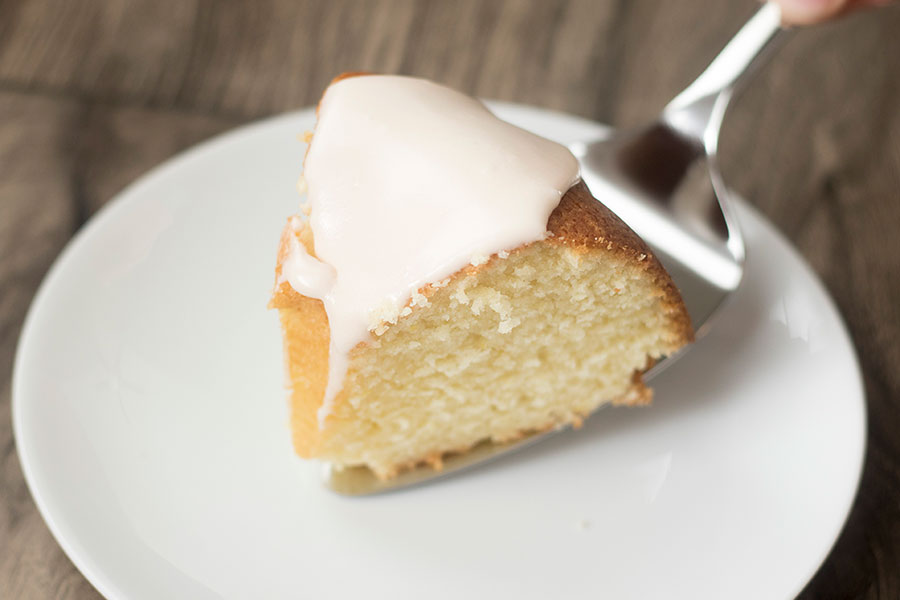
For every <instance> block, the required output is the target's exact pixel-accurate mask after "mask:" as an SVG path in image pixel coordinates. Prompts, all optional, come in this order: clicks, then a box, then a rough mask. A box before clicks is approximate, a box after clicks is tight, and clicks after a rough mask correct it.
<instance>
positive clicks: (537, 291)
mask: <svg viewBox="0 0 900 600" xmlns="http://www.w3.org/2000/svg"><path fill="white" fill-rule="evenodd" d="M642 267H643V265H642V263H640V262H637V263H636V262H635V261H634V259H633V258H632V259H630V260H628V259H626V258H624V257H620V256H618V255H616V254H615V253H614V252H604V251H602V250H596V249H593V250H586V249H584V248H572V247H569V246H566V245H564V244H562V243H559V242H557V241H555V240H553V239H552V238H551V239H548V240H546V241H541V242H536V243H533V244H530V245H528V246H525V247H523V248H520V249H518V250H516V251H514V252H511V253H510V254H509V255H508V256H507V257H506V258H500V257H499V256H494V257H492V258H491V260H490V261H489V262H488V263H486V264H484V265H481V266H480V267H477V268H470V269H466V270H464V271H461V272H459V273H458V274H457V275H455V276H454V277H452V278H451V279H450V280H449V282H446V284H445V285H444V286H441V287H432V288H430V289H428V290H426V291H425V296H426V297H427V300H425V298H424V297H420V298H419V303H418V306H415V307H413V310H412V311H411V312H409V314H407V315H406V316H404V317H402V318H400V319H399V321H398V322H397V323H396V324H393V325H391V326H389V327H387V328H386V331H384V332H383V333H382V335H380V336H374V335H373V340H372V341H370V342H368V343H365V344H361V345H359V346H357V347H356V348H355V349H354V350H353V351H352V353H351V362H350V368H349V371H348V373H347V377H346V380H345V382H344V388H343V390H342V392H341V393H340V394H339V395H338V397H337V398H336V401H335V403H334V406H333V408H332V410H331V413H330V414H329V416H328V417H327V419H326V420H325V422H324V433H325V434H324V435H314V436H313V437H315V438H316V439H317V442H316V444H315V446H316V447H311V445H310V439H311V438H310V435H311V434H312V432H311V431H310V428H311V426H312V423H311V422H310V417H309V410H308V407H306V406H304V404H303V399H302V397H301V396H302V394H301V393H298V392H299V390H298V391H295V394H294V428H293V429H294V435H295V446H296V447H297V450H298V452H299V453H300V454H301V455H305V456H316V457H317V458H320V459H323V460H326V461H329V462H331V463H333V464H335V465H338V466H341V465H345V466H356V465H367V466H369V467H370V468H371V469H372V470H373V471H374V472H375V473H376V474H377V475H379V476H380V477H390V476H392V475H393V474H395V473H396V472H397V471H398V470H399V469H403V468H406V467H410V466H413V465H415V464H416V463H418V462H422V460H423V458H422V457H427V458H426V461H427V462H431V463H432V464H434V465H435V466H437V465H439V462H440V458H441V456H442V455H443V454H444V453H445V452H447V451H463V450H466V449H468V448H470V447H472V446H473V445H475V444H477V443H478V442H481V441H483V440H493V441H506V440H510V439H514V438H516V437H518V436H520V435H522V434H524V433H528V432H531V431H536V430H545V429H549V428H552V427H558V426H563V425H566V424H571V423H575V424H578V423H580V421H581V419H583V418H584V417H585V416H587V415H588V414H589V413H591V412H592V411H593V410H595V409H596V408H598V407H599V406H600V405H602V404H605V403H608V402H613V401H615V402H620V403H626V404H639V403H644V402H649V400H650V390H649V389H648V388H646V387H644V386H643V383H642V382H641V380H640V377H639V373H640V372H641V371H643V370H644V369H645V368H646V367H647V366H648V364H647V363H648V356H649V357H651V358H658V357H660V356H661V355H664V354H667V353H670V352H671V351H672V350H674V349H676V348H677V347H679V346H680V345H681V343H682V341H681V340H680V338H679V335H678V332H677V331H676V328H675V327H673V326H672V324H671V323H667V322H666V321H667V319H670V318H671V317H670V316H669V314H670V312H671V311H668V312H667V311H666V310H664V309H663V307H661V306H660V303H663V302H665V298H664V295H663V293H662V292H661V291H660V288H659V285H658V282H657V281H656V280H655V279H654V278H653V277H648V273H647V271H646V269H644V268H642ZM425 302H427V304H425ZM423 304H424V305H423ZM281 318H282V324H283V326H284V329H285V331H286V332H288V333H289V335H288V340H291V339H292V338H293V339H294V340H295V342H296V343H302V341H300V339H299V338H300V337H302V336H291V335H290V332H292V331H295V332H296V331H299V330H300V329H302V328H304V327H308V320H307V319H306V318H305V317H304V315H303V314H302V311H299V310H296V309H292V308H282V309H281ZM326 326H327V325H326ZM289 344H290V342H289ZM302 350H303V349H302V348H294V349H292V348H290V347H289V348H288V360H289V361H291V362H293V361H295V360H298V359H299V358H300V357H301V356H302V355H303V351H302ZM305 369H306V367H304V366H303V365H300V364H290V365H289V371H290V372H291V373H292V374H295V373H296V374H298V375H299V374H300V373H302V372H303V371H304V370H305ZM304 385H307V384H304ZM307 387H308V386H307Z"/></svg>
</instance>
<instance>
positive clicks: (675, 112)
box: [324, 3, 783, 495]
mask: <svg viewBox="0 0 900 600" xmlns="http://www.w3.org/2000/svg"><path fill="white" fill-rule="evenodd" d="M781 31H782V29H781V12H780V10H779V8H778V7H777V6H776V5H774V4H772V3H768V4H766V5H764V6H763V7H762V8H761V9H760V10H759V11H757V13H756V14H755V15H754V16H753V17H752V18H751V19H750V20H749V21H748V22H747V23H746V24H745V25H744V27H743V28H741V30H740V31H739V32H738V33H737V35H735V36H734V38H732V40H731V41H730V42H729V43H728V45H727V46H725V48H724V49H723V50H722V51H721V52H720V53H719V55H718V56H717V57H716V58H715V60H713V62H712V63H711V64H710V65H709V67H707V68H706V70H705V71H704V72H703V73H702V74H701V75H700V76H699V77H698V78H697V79H696V80H695V81H694V82H693V83H692V84H691V85H690V86H688V87H687V88H686V89H685V90H684V91H683V92H682V93H680V94H679V95H678V96H677V97H676V98H675V99H674V100H672V101H671V102H670V103H669V104H668V105H667V106H666V107H665V109H664V110H663V111H662V113H661V114H660V115H659V117H658V118H657V119H656V120H654V121H652V122H651V123H649V124H647V125H644V126H642V127H640V128H636V129H630V130H624V131H612V132H611V133H610V134H609V135H608V136H606V137H605V138H603V139H600V140H595V141H590V142H585V143H578V144H573V145H572V146H571V147H570V149H571V150H572V152H573V153H574V154H575V156H577V157H578V160H579V162H580V163H581V175H582V178H583V179H584V181H585V183H586V184H587V186H588V187H589V188H590V190H591V192H592V193H593V194H594V196H595V197H597V198H600V199H602V201H603V203H604V204H605V205H606V206H608V207H609V208H610V209H611V210H612V211H613V212H615V213H616V214H617V215H618V216H619V217H620V218H621V219H622V220H623V221H625V222H626V223H627V224H628V225H629V226H630V227H631V228H632V229H634V231H635V232H637V234H638V235H640V236H641V238H643V239H644V241H646V242H647V243H648V244H649V245H650V247H651V248H652V249H653V251H654V252H656V254H657V256H658V258H659V259H660V261H661V262H662V263H663V265H664V266H665V267H666V269H667V270H668V271H669V274H670V275H671V276H672V279H673V280H674V281H675V284H676V285H677V286H678V288H679V290H681V295H682V297H683V298H684V302H685V304H686V305H687V308H688V312H689V313H690V315H691V320H692V321H693V323H694V328H695V329H696V332H697V338H698V339H699V338H700V337H702V336H703V335H704V333H706V331H707V330H708V329H709V327H710V323H711V322H712V321H713V317H714V316H715V314H716V312H717V311H718V309H719V308H720V307H721V306H722V304H723V303H724V302H725V300H726V299H727V298H728V297H729V295H730V294H731V293H732V292H734V291H735V290H736V289H737V287H738V285H739V284H740V282H741V278H742V276H743V263H744V240H743V238H742V237H741V231H740V228H739V227H738V223H737V221H736V219H735V214H734V209H733V208H732V206H731V200H730V198H729V191H728V189H727V188H726V187H725V184H724V182H723V181H722V177H721V175H720V174H719V171H718V168H717V165H716V148H717V144H718V139H719V130H720V128H721V124H722V118H723V116H724V114H725V109H726V107H727V106H728V102H729V100H730V99H731V96H732V93H733V91H734V88H735V86H736V85H737V84H738V83H739V82H740V80H741V79H742V78H744V77H745V76H746V75H747V74H748V73H750V72H751V71H753V69H754V67H755V66H757V65H758V64H759V63H760V62H762V59H764V57H765V56H766V55H768V54H769V53H770V51H771V50H772V48H773V46H774V43H773V42H775V41H776V40H777V39H779V38H781V37H783V35H780V32H781ZM679 354H680V353H679ZM679 354H676V355H675V356H670V357H667V358H665V359H663V360H662V361H660V362H659V363H657V364H656V365H655V366H654V367H653V368H652V369H651V370H650V371H649V372H648V373H647V374H646V375H645V379H650V378H652V377H653V376H654V375H656V374H658V373H659V372H660V371H661V370H662V369H664V368H666V367H667V366H669V365H671V364H672V362H673V361H674V360H675V358H677V356H678V355H679ZM552 433H554V432H548V433H536V434H532V435H530V436H526V437H525V438H523V439H520V440H517V441H514V442H510V443H506V444H495V443H491V442H484V443H482V444H479V445H478V446H476V447H475V448H473V449H471V450H470V451H468V452H466V453H464V454H459V455H451V456H449V457H446V458H445V459H444V463H443V468H442V469H441V470H435V469H433V468H431V467H429V466H423V467H419V468H417V469H413V470H411V471H407V472H405V473H401V474H400V475H399V476H398V477H396V478H394V479H390V480H387V481H382V480H379V479H378V478H377V477H375V476H374V474H373V473H372V472H371V471H370V470H369V469H368V468H365V467H353V468H345V469H334V468H331V467H330V466H327V465H326V468H325V473H324V483H325V485H326V486H327V487H328V488H330V489H331V490H333V491H335V492H337V493H340V494H345V495H365V494H373V493H377V492H384V491H388V490H395V489H398V488H403V487H407V486H410V485H414V484H418V483H422V482H425V481H431V480H434V479H436V478H439V477H445V476H447V475H449V474H451V473H456V472H458V471H460V470H462V469H465V468H467V467H472V466H474V465H478V464H481V463H483V462H485V461H487V460H490V459H493V458H496V457H498V456H500V455H502V454H506V453H508V452H511V451H513V450H518V449H521V448H523V447H525V446H529V445H531V444H533V443H535V442H537V441H539V440H542V439H544V438H545V437H546V436H547V435H551V434H552Z"/></svg>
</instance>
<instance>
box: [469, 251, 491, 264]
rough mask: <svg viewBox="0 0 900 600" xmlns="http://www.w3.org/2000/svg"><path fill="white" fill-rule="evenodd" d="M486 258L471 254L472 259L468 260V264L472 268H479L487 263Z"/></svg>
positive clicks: (482, 255) (481, 255)
mask: <svg viewBox="0 0 900 600" xmlns="http://www.w3.org/2000/svg"><path fill="white" fill-rule="evenodd" d="M488 258H489V257H488V256H486V255H484V254H473V255H472V258H471V259H470V260H469V264H470V265H472V266H473V267H480V266H481V265H483V264H484V263H486V262H487V261H488Z"/></svg>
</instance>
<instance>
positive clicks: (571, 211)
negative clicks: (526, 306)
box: [547, 180, 694, 346]
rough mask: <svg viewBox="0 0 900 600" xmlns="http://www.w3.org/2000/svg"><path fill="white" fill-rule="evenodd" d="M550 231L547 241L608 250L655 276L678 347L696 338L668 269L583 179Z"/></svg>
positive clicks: (559, 210) (554, 215)
mask: <svg viewBox="0 0 900 600" xmlns="http://www.w3.org/2000/svg"><path fill="white" fill-rule="evenodd" d="M547 231H549V232H550V233H552V234H553V236H552V237H550V238H548V239H547V242H548V243H551V244H552V243H556V244H562V245H565V246H567V247H569V248H575V249H582V250H583V251H585V252H587V251H590V250H606V251H608V252H612V253H614V254H616V255H618V256H620V257H622V258H625V259H627V260H629V261H630V262H631V263H632V264H635V265H637V266H639V267H640V268H642V269H644V271H645V272H646V273H647V274H648V275H649V276H650V277H652V278H653V280H654V282H655V284H656V287H657V289H659V290H660V291H661V293H662V302H663V310H664V311H665V312H666V314H667V315H668V317H669V319H670V323H671V328H672V331H673V333H674V335H675V336H676V338H677V339H676V340H674V341H675V343H677V345H678V346H682V345H684V344H687V343H690V342H692V341H694V328H693V326H692V325H691V318H690V316H688V313H687V309H686V307H685V306H684V301H683V300H682V299H681V293H680V292H679V291H678V288H677V287H675V283H674V282H673V281H672V278H671V277H670V276H669V274H668V272H666V270H665V269H664V268H663V266H662V264H660V262H659V260H658V259H657V258H656V256H655V255H654V254H653V252H652V251H651V250H650V248H649V247H648V246H647V244H646V243H644V240H642V239H641V238H640V237H638V235H637V234H636V233H635V232H634V231H632V230H631V228H630V227H629V226H628V225H626V224H625V222H624V221H622V220H621V219H620V218H619V217H617V216H616V215H615V214H614V213H613V212H612V211H611V210H609V209H608V208H607V207H606V205H604V204H603V203H602V202H600V201H598V200H597V199H596V198H594V196H593V195H592V194H591V192H590V190H588V188H587V186H586V185H585V183H584V182H583V181H580V180H579V181H578V183H576V184H575V185H573V186H572V188H571V189H570V190H569V191H568V192H566V193H565V195H564V196H563V197H562V200H560V202H559V205H558V206H557V207H556V209H555V210H554V211H553V212H552V213H551V214H550V219H549V220H548V221H547Z"/></svg>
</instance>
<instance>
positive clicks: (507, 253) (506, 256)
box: [497, 250, 509, 258]
mask: <svg viewBox="0 0 900 600" xmlns="http://www.w3.org/2000/svg"><path fill="white" fill-rule="evenodd" d="M497 256H499V257H500V258H509V252H507V251H506V250H501V251H500V252H498V253H497Z"/></svg>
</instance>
